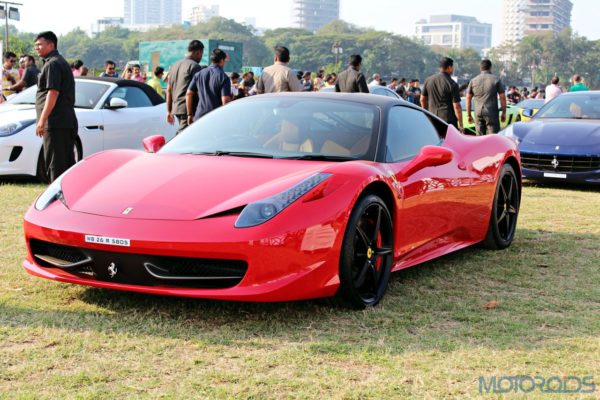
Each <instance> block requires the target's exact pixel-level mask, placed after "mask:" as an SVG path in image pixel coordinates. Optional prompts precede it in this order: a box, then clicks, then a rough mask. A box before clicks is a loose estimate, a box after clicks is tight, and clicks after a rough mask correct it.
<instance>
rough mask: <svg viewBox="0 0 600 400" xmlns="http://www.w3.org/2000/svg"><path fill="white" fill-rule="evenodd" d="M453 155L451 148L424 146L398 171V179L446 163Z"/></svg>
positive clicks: (403, 178)
mask: <svg viewBox="0 0 600 400" xmlns="http://www.w3.org/2000/svg"><path fill="white" fill-rule="evenodd" d="M453 157H454V155H453V153H452V151H451V150H449V149H447V148H445V147H439V146H424V147H423V148H422V149H421V151H420V152H419V154H417V156H416V157H415V158H413V159H412V161H410V162H409V163H408V164H407V165H406V166H405V167H404V168H403V169H402V171H400V174H399V179H400V180H401V181H403V180H406V179H407V178H408V177H409V176H411V175H413V174H414V173H416V172H418V171H420V170H422V169H424V168H427V167H437V166H440V165H445V164H448V163H449V162H450V161H452V158H453Z"/></svg>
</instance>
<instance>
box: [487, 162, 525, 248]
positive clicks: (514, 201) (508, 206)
mask: <svg viewBox="0 0 600 400" xmlns="http://www.w3.org/2000/svg"><path fill="white" fill-rule="evenodd" d="M520 194H521V188H520V186H519V180H518V179H517V175H516V174H515V170H514V169H513V167H512V166H511V165H510V164H504V166H503V167H502V170H501V171H500V176H499V178H498V183H497V184H496V192H495V195H494V202H493V204H492V215H491V217H490V225H489V227H488V231H487V234H486V237H485V240H484V242H483V245H484V246H485V248H487V249H491V250H501V249H505V248H507V247H508V246H510V244H511V243H512V241H513V239H514V237H515V231H516V229H517V218H518V216H519V206H520V204H519V203H520V198H521V197H520Z"/></svg>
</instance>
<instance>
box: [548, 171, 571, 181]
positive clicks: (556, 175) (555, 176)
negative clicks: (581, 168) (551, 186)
mask: <svg viewBox="0 0 600 400" xmlns="http://www.w3.org/2000/svg"><path fill="white" fill-rule="evenodd" d="M544 178H559V179H567V174H553V173H551V172H544Z"/></svg>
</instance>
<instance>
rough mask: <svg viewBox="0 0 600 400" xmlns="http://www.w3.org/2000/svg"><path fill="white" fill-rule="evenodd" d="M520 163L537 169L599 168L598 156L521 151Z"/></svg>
mask: <svg viewBox="0 0 600 400" xmlns="http://www.w3.org/2000/svg"><path fill="white" fill-rule="evenodd" d="M555 160H556V161H555ZM521 163H522V164H523V168H527V169H534V170H538V171H551V172H588V171H594V170H597V169H600V156H565V155H549V154H535V153H521Z"/></svg>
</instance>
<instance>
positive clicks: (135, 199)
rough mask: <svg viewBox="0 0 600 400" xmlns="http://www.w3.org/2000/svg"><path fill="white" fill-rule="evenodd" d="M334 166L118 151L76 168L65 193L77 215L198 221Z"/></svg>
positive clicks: (66, 182)
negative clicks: (79, 213) (78, 213)
mask: <svg viewBox="0 0 600 400" xmlns="http://www.w3.org/2000/svg"><path fill="white" fill-rule="evenodd" d="M330 164H331V163H325V162H314V161H292V160H273V159H258V158H241V157H229V156H219V157H215V156H202V155H177V154H146V153H142V152H139V151H130V150H115V151H109V152H104V153H99V154H97V155H95V156H92V157H90V158H88V159H86V160H85V161H83V162H82V163H81V164H80V165H78V166H77V167H75V168H74V169H73V170H71V171H70V172H69V173H68V174H66V175H65V176H64V178H63V181H62V190H63V194H64V197H65V200H66V203H67V204H68V206H69V208H70V209H71V210H73V211H77V212H83V213H89V214H96V215H103V216H109V217H119V218H134V219H164V220H193V219H198V218H202V217H206V216H209V215H212V214H216V213H220V212H223V211H227V210H230V209H233V208H237V207H240V206H244V205H246V204H248V203H250V202H253V201H256V200H260V199H263V198H265V197H269V196H272V195H274V194H277V193H279V192H281V191H283V190H285V189H287V188H289V187H291V186H293V185H294V184H296V183H298V182H300V181H301V180H302V179H304V178H306V177H308V176H310V175H312V174H314V173H316V172H319V171H320V170H322V169H323V168H325V167H326V166H328V165H330ZM127 209H131V210H130V211H129V212H125V210H127Z"/></svg>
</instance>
